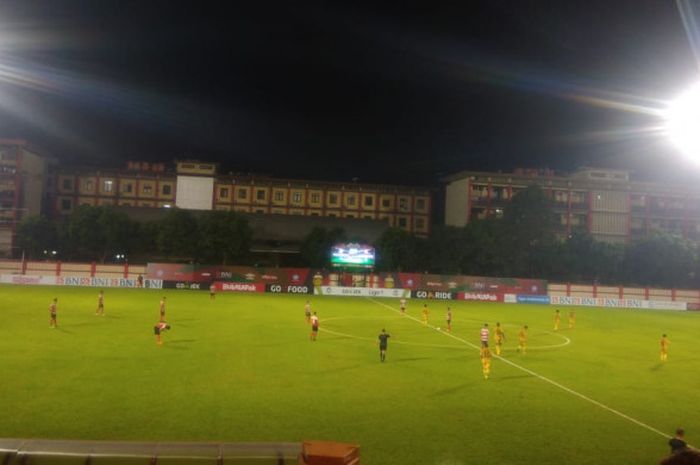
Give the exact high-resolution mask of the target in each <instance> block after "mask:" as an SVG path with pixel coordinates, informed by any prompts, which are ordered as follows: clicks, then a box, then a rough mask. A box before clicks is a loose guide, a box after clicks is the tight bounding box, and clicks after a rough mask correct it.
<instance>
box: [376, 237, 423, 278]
mask: <svg viewBox="0 0 700 465" xmlns="http://www.w3.org/2000/svg"><path fill="white" fill-rule="evenodd" d="M375 247H376V249H377V268H378V269H379V270H381V271H391V270H398V271H426V269H425V265H427V262H426V260H425V256H426V246H425V243H424V242H423V241H421V239H418V238H417V237H415V236H413V235H412V234H410V233H408V232H406V231H404V230H403V229H400V228H389V229H387V230H386V231H384V233H383V234H382V235H381V237H380V238H379V239H378V240H377V243H376V244H375Z"/></svg>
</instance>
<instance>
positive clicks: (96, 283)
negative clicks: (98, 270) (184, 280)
mask: <svg viewBox="0 0 700 465" xmlns="http://www.w3.org/2000/svg"><path fill="white" fill-rule="evenodd" d="M56 284H57V285H58V286H88V287H140V286H139V283H138V280H137V279H136V278H81V277H75V276H73V277H71V276H57V277H56ZM143 287H144V288H148V289H162V288H163V280H162V279H144V280H143Z"/></svg>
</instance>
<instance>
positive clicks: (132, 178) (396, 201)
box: [55, 160, 431, 236]
mask: <svg viewBox="0 0 700 465" xmlns="http://www.w3.org/2000/svg"><path fill="white" fill-rule="evenodd" d="M217 170H218V166H217V164H216V163H208V162H200V161H192V160H185V161H178V162H176V168H175V170H174V171H167V170H166V169H165V166H164V165H163V164H149V163H134V162H132V163H129V164H128V165H127V169H126V170H100V171H96V170H94V169H92V170H86V169H74V170H67V169H64V170H61V171H60V172H59V173H58V174H57V179H56V201H55V210H56V212H57V213H58V214H68V213H70V212H71V211H72V210H73V208H74V207H75V206H77V205H119V206H136V207H154V208H158V207H171V206H176V207H180V208H187V209H199V210H212V209H214V210H232V211H237V212H245V213H253V214H276V215H300V216H322V217H336V218H362V219H372V220H382V221H385V222H387V223H388V224H389V226H395V227H398V228H401V229H404V230H406V231H408V232H412V233H414V234H416V235H418V236H426V235H427V234H428V233H429V231H430V215H431V196H430V191H429V190H428V189H424V188H411V187H405V186H389V185H379V184H361V183H354V182H353V183H347V184H345V183H331V182H322V181H306V180H295V179H278V178H272V177H263V176H253V175H233V174H229V175H219V174H217Z"/></svg>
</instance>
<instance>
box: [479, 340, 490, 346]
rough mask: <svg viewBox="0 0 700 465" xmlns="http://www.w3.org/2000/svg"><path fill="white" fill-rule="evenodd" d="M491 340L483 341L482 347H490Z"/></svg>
mask: <svg viewBox="0 0 700 465" xmlns="http://www.w3.org/2000/svg"><path fill="white" fill-rule="evenodd" d="M488 346H489V341H481V347H488Z"/></svg>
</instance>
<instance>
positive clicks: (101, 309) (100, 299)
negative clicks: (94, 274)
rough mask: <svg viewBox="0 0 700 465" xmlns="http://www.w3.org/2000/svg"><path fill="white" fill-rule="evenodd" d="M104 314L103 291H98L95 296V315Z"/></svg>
mask: <svg viewBox="0 0 700 465" xmlns="http://www.w3.org/2000/svg"><path fill="white" fill-rule="evenodd" d="M104 314H105V291H100V293H99V294H97V310H95V315H102V316H104Z"/></svg>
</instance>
